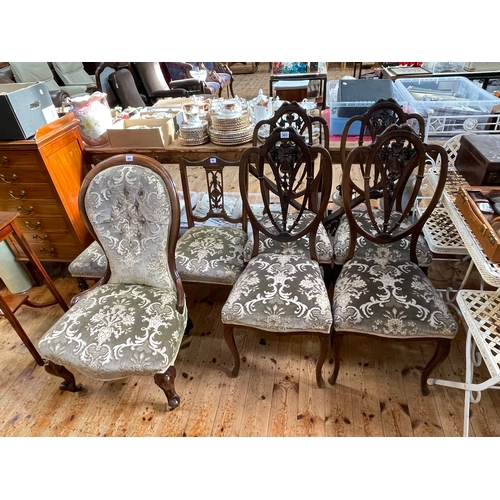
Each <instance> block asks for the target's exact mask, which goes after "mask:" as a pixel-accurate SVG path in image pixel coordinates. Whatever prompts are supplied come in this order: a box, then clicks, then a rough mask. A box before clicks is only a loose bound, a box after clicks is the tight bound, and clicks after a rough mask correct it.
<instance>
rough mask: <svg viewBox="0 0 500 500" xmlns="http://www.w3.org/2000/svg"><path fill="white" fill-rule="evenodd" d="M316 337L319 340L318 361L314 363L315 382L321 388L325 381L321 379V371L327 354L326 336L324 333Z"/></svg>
mask: <svg viewBox="0 0 500 500" xmlns="http://www.w3.org/2000/svg"><path fill="white" fill-rule="evenodd" d="M318 338H319V342H320V350H319V356H318V362H317V363H316V384H318V387H319V388H320V389H323V387H325V381H324V380H323V374H322V373H321V371H322V369H323V365H324V364H325V360H326V357H327V355H328V337H327V336H326V335H318Z"/></svg>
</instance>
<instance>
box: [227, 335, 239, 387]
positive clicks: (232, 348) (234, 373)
mask: <svg viewBox="0 0 500 500" xmlns="http://www.w3.org/2000/svg"><path fill="white" fill-rule="evenodd" d="M224 340H225V341H226V344H227V346H228V347H229V350H230V351H231V353H232V355H233V358H234V367H233V370H232V372H231V377H236V376H237V375H238V373H239V371H240V355H239V353H238V348H237V347H236V343H235V342H234V332H233V327H232V326H229V325H224Z"/></svg>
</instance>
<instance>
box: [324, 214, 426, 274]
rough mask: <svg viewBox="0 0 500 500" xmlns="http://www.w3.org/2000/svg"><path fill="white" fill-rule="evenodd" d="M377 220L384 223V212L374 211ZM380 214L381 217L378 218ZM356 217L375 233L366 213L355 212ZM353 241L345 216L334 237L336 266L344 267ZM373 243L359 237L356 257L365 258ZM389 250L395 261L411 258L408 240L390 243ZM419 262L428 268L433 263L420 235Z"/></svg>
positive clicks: (418, 242) (418, 246)
mask: <svg viewBox="0 0 500 500" xmlns="http://www.w3.org/2000/svg"><path fill="white" fill-rule="evenodd" d="M374 213H375V217H376V220H378V221H380V223H381V222H382V212H379V211H378V210H374ZM377 214H379V216H377ZM353 215H354V217H355V218H356V220H357V221H358V223H359V225H360V226H361V227H362V228H363V229H364V230H365V231H367V232H369V231H370V232H373V230H372V224H371V221H370V218H369V216H368V213H367V212H366V211H364V210H363V211H361V210H360V211H357V212H356V211H355V212H353ZM393 215H394V216H396V212H393ZM409 225H410V222H406V221H405V222H403V223H402V224H401V228H402V229H404V228H405V227H408V226H409ZM350 241H351V235H350V232H349V221H348V220H347V217H346V216H345V215H344V216H342V218H341V219H340V222H339V225H338V227H337V230H336V232H335V236H334V237H333V253H334V262H335V264H338V265H342V263H343V262H344V260H345V258H346V256H347V252H348V250H349V243H350ZM372 246H373V245H372V243H371V242H370V241H368V240H366V238H364V237H363V236H358V241H357V245H356V250H355V256H356V257H361V258H363V257H365V256H366V251H367V250H368V249H370V248H371V247H372ZM385 246H386V247H387V249H388V250H391V249H392V250H394V252H395V253H394V259H395V260H396V259H398V258H404V257H407V258H409V257H410V241H409V240H408V239H406V238H404V239H402V240H399V241H396V242H395V243H390V244H388V245H385ZM416 253H417V261H418V265H419V266H421V267H428V266H430V265H431V262H432V252H431V250H430V248H429V245H428V244H427V241H426V240H425V238H424V236H423V235H420V236H419V237H418V240H417V248H416Z"/></svg>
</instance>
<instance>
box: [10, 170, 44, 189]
mask: <svg viewBox="0 0 500 500" xmlns="http://www.w3.org/2000/svg"><path fill="white" fill-rule="evenodd" d="M48 181H49V179H48V176H47V175H46V174H44V173H43V171H42V170H41V169H40V168H39V167H36V166H29V167H23V168H21V167H12V168H0V184H8V185H10V186H12V187H16V185H19V184H26V183H33V184H34V183H47V182H48Z"/></svg>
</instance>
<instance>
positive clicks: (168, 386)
mask: <svg viewBox="0 0 500 500" xmlns="http://www.w3.org/2000/svg"><path fill="white" fill-rule="evenodd" d="M176 374H177V371H176V369H175V367H174V365H170V366H169V367H168V368H167V371H166V372H164V373H156V374H155V376H154V380H155V384H156V385H157V386H158V387H159V388H160V389H161V390H162V391H163V392H164V393H165V396H167V402H168V403H167V409H168V411H171V410H175V409H176V408H177V407H178V406H179V404H180V403H181V398H180V397H179V395H178V394H177V393H176V392H175V375H176Z"/></svg>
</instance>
